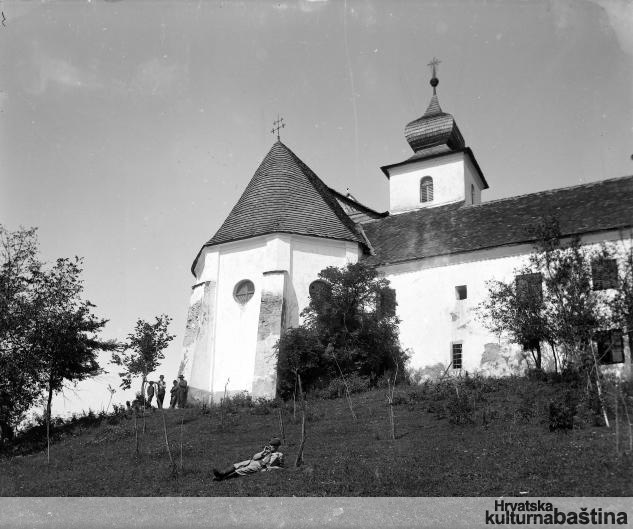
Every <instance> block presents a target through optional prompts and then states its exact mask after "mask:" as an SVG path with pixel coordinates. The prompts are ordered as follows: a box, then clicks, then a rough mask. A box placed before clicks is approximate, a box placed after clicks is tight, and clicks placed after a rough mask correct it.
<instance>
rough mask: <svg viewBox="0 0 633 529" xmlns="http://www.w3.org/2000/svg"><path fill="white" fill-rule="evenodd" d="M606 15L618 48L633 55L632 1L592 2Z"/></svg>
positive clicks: (595, 0) (597, 0)
mask: <svg viewBox="0 0 633 529" xmlns="http://www.w3.org/2000/svg"><path fill="white" fill-rule="evenodd" d="M592 1H593V3H595V4H597V5H599V6H600V7H601V8H602V9H604V11H605V13H606V14H607V18H608V20H609V23H610V24H611V28H612V29H613V31H614V33H615V36H616V38H617V39H618V43H619V44H620V48H621V49H622V51H623V52H624V53H628V54H629V55H633V1H632V0H592Z"/></svg>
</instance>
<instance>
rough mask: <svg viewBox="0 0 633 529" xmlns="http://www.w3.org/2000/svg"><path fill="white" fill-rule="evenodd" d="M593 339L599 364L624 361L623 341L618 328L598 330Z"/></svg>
mask: <svg viewBox="0 0 633 529" xmlns="http://www.w3.org/2000/svg"><path fill="white" fill-rule="evenodd" d="M594 340H595V342H596V348H597V353H598V361H599V362H600V363H601V364H621V363H622V362H624V341H623V339H622V331H621V330H620V329H614V330H610V331H601V332H598V333H596V336H595V337H594Z"/></svg>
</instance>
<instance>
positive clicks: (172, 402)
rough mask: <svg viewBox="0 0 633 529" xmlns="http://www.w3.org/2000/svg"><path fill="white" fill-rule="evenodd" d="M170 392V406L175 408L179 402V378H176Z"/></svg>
mask: <svg viewBox="0 0 633 529" xmlns="http://www.w3.org/2000/svg"><path fill="white" fill-rule="evenodd" d="M169 393H170V395H171V398H170V400H169V407H170V408H172V409H173V408H175V407H176V404H177V403H178V381H177V380H174V385H173V386H172V387H171V389H170V390H169Z"/></svg>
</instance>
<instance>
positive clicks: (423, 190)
mask: <svg viewBox="0 0 633 529" xmlns="http://www.w3.org/2000/svg"><path fill="white" fill-rule="evenodd" d="M432 200H433V179H432V178H431V177H430V176H425V177H424V178H422V179H421V180H420V202H431V201H432Z"/></svg>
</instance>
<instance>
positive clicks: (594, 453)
mask: <svg viewBox="0 0 633 529" xmlns="http://www.w3.org/2000/svg"><path fill="white" fill-rule="evenodd" d="M510 384H512V386H511V385H510ZM517 386H521V391H522V392H523V393H521V392H519V393H517V391H516V389H517ZM552 391H556V390H555V389H552V388H551V387H547V386H545V385H544V384H543V383H537V382H531V381H526V380H521V379H514V380H513V381H511V382H508V383H501V384H499V387H498V388H496V389H495V390H493V391H491V392H489V393H488V394H487V396H485V397H480V398H482V399H485V401H486V402H487V404H486V407H487V410H488V412H489V413H490V414H491V416H493V417H496V418H495V419H494V420H492V421H484V422H483V423H482V422H476V423H475V424H469V425H464V426H460V425H455V424H451V423H450V422H449V421H448V420H447V419H446V418H438V417H442V415H443V414H442V413H437V411H435V412H429V410H434V409H435V410H437V409H438V408H437V404H438V403H439V404H442V401H441V397H442V396H441V395H440V396H439V397H438V395H435V396H434V395H432V394H424V393H423V392H420V391H418V390H417V389H416V388H406V387H405V388H402V389H400V390H399V394H400V398H399V399H397V400H398V401H399V402H401V403H402V404H401V405H399V406H397V407H396V408H395V416H396V434H397V439H396V440H395V441H394V440H391V439H389V423H388V418H387V410H386V407H385V394H384V392H383V391H371V392H367V393H364V394H360V395H353V402H354V405H355V411H356V414H357V417H358V420H357V421H353V420H352V418H351V416H350V412H349V409H348V408H347V403H346V401H345V400H344V399H337V400H319V401H312V402H309V418H310V420H309V421H308V422H307V423H306V429H307V435H308V438H307V442H306V446H305V453H304V457H305V466H304V467H302V468H301V469H298V470H297V469H293V468H292V466H293V464H294V458H295V456H296V452H297V449H298V445H299V439H300V423H299V422H298V421H297V422H296V423H293V422H292V408H291V406H290V407H286V408H285V409H284V417H285V422H286V444H285V445H284V446H282V447H281V451H282V452H284V453H285V454H286V456H287V466H288V467H290V468H288V469H285V470H282V471H277V472H265V473H260V474H257V475H252V476H249V477H245V478H239V479H234V480H228V481H224V482H220V483H218V482H213V481H212V479H211V478H212V473H211V469H212V467H214V466H218V467H224V466H226V465H227V464H230V463H232V462H234V461H240V460H243V459H248V458H250V457H251V455H252V454H253V453H255V452H256V451H258V450H259V449H261V446H262V445H263V444H264V443H265V442H266V441H267V440H268V438H269V437H270V436H271V435H278V433H279V428H278V416H277V410H276V409H272V408H268V407H259V408H251V409H249V408H240V409H237V411H236V413H233V414H231V415H230V416H228V417H225V418H224V421H223V422H224V426H221V424H220V416H219V414H218V413H217V412H216V411H213V413H206V414H205V413H202V412H201V410H200V409H197V408H190V409H185V410H167V411H166V412H165V419H166V424H167V431H168V436H169V440H170V445H171V450H172V455H173V457H174V459H175V460H176V463H177V465H178V468H179V470H178V475H177V477H173V476H172V473H171V469H170V464H169V457H168V455H167V451H166V447H165V439H164V434H163V422H162V415H161V412H155V413H153V414H151V415H150V416H148V417H147V419H146V432H145V434H144V435H143V434H141V433H139V436H140V445H141V449H140V455H139V456H138V457H137V456H136V454H135V437H134V421H133V420H132V419H129V418H127V419H126V418H123V419H121V421H120V422H119V423H118V424H105V423H104V424H102V425H100V426H95V427H92V428H88V429H85V430H82V431H76V432H74V433H73V435H67V436H64V437H63V438H62V439H61V440H59V441H58V442H56V443H55V444H54V445H53V446H52V447H51V463H50V466H48V465H47V464H46V453H45V452H39V453H34V454H30V455H26V456H17V457H12V458H5V459H3V460H0V495H2V496H518V495H519V494H520V493H527V494H528V495H532V496H631V495H633V481H632V480H631V471H632V470H633V460H632V458H631V455H630V454H628V455H620V456H618V455H617V454H616V453H615V439H614V432H613V429H607V428H604V427H586V428H583V429H578V430H573V431H571V432H568V433H562V432H554V433H550V432H549V431H548V428H547V423H544V420H543V417H544V409H545V408H544V407H543V402H544V400H543V402H540V403H539V402H536V403H535V408H534V409H535V413H534V415H533V416H532V417H528V418H527V419H525V420H519V419H518V418H517V417H518V416H517V413H516V412H515V410H517V409H520V406H521V402H522V400H521V399H525V395H530V394H532V393H534V394H538V395H542V399H545V400H546V399H547V398H548V396H549V394H548V392H550V393H551V392H552ZM517 394H519V395H523V397H517ZM530 402H531V400H530ZM267 411H270V412H271V413H266V412H267ZM297 415H298V413H297ZM181 422H182V423H183V424H182V427H181ZM140 428H142V419H141V420H139V430H140ZM181 428H182V433H183V450H182V468H180V435H181ZM623 440H624V437H623ZM627 442H628V441H627Z"/></svg>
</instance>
